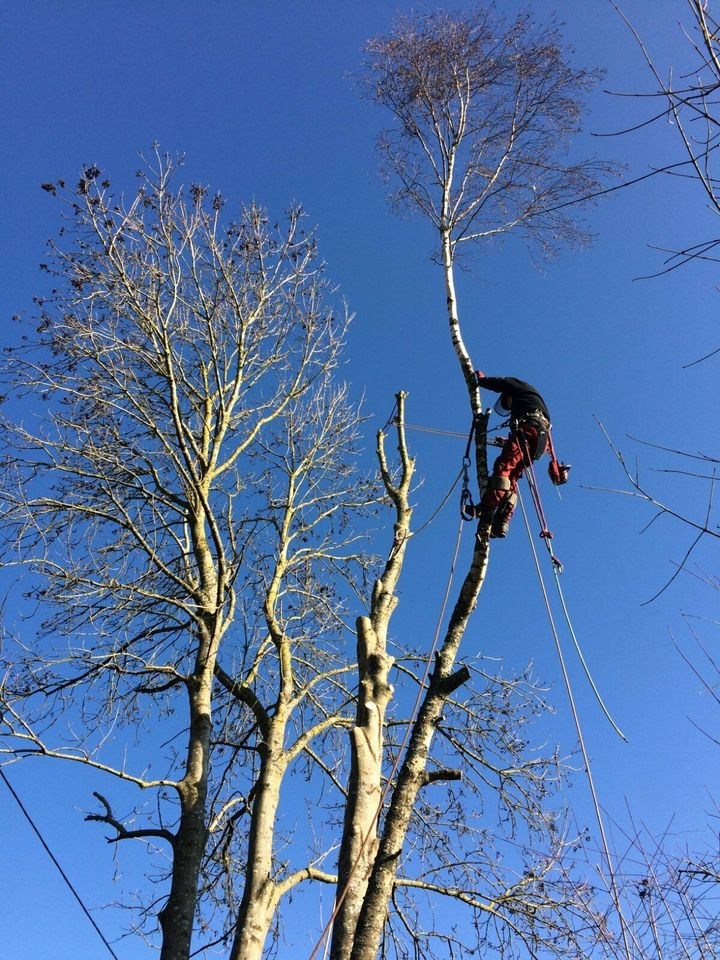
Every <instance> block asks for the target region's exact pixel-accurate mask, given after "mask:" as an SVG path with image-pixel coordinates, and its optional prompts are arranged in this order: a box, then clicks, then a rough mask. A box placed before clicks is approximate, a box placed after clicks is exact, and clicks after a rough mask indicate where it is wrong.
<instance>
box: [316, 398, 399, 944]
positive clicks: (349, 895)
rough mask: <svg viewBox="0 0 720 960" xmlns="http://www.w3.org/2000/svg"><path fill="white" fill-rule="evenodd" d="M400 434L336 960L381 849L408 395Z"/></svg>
mask: <svg viewBox="0 0 720 960" xmlns="http://www.w3.org/2000/svg"><path fill="white" fill-rule="evenodd" d="M396 401H397V407H398V417H397V435H398V450H399V453H400V461H401V468H402V472H401V475H400V482H399V483H398V484H397V485H395V484H393V483H392V481H391V477H390V473H389V471H388V469H387V464H386V461H385V453H384V447H383V436H382V434H378V448H377V452H378V459H379V461H380V468H381V472H382V475H383V481H384V483H385V487H386V489H387V491H388V494H389V496H390V497H391V498H392V500H393V503H394V506H395V515H396V519H395V526H394V530H393V532H394V537H393V545H392V548H391V550H390V554H389V557H388V560H387V562H386V564H385V569H384V571H383V575H382V577H381V578H380V579H379V580H378V581H377V582H376V583H375V586H374V588H373V593H372V598H371V603H370V616H369V617H360V618H358V621H357V654H358V675H359V681H360V685H359V692H358V702H357V715H356V721H355V726H354V728H353V729H352V731H351V734H350V736H351V769H350V778H349V782H348V798H347V803H346V806H345V820H344V825H343V837H342V841H341V845H340V856H339V862H338V884H337V890H338V894H337V897H338V900H339V901H340V902H339V905H338V908H337V911H338V912H337V916H336V917H335V922H334V925H333V936H332V946H331V951H330V958H331V960H348V958H349V956H350V951H351V950H352V944H353V938H354V935H355V926H356V924H357V918H358V916H359V914H360V909H361V907H362V903H363V899H364V897H365V893H366V890H367V882H368V877H369V875H370V870H371V868H372V864H373V863H374V861H375V857H376V854H377V848H378V838H377V823H378V818H379V814H380V807H381V797H382V761H383V745H384V723H385V711H386V709H387V705H388V703H389V701H390V699H391V697H392V692H393V691H392V687H391V685H390V684H389V683H388V674H389V671H390V669H391V667H392V665H393V663H394V662H395V661H394V658H393V657H391V656H388V653H387V631H388V626H389V623H390V619H391V617H392V614H393V611H394V610H395V607H396V606H397V597H396V595H395V592H394V591H395V587H396V585H397V582H398V579H399V577H400V573H401V571H402V565H403V560H404V556H405V547H406V543H407V537H408V533H409V528H410V519H411V516H412V510H411V508H410V505H409V502H408V495H409V491H410V482H411V480H412V475H413V467H414V461H413V460H412V459H411V458H410V457H409V456H408V453H407V448H406V446H405V434H404V410H405V395H404V394H402V393H401V394H398V395H397V397H396Z"/></svg>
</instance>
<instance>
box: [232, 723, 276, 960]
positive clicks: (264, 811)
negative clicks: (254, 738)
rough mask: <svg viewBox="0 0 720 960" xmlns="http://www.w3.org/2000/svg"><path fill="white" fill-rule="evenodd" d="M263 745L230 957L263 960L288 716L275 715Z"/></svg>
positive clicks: (271, 905) (271, 900) (273, 903)
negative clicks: (283, 747) (243, 883)
mask: <svg viewBox="0 0 720 960" xmlns="http://www.w3.org/2000/svg"><path fill="white" fill-rule="evenodd" d="M274 719H275V721H276V722H275V723H274V724H273V728H272V729H271V731H270V733H269V736H268V740H267V743H266V744H265V745H264V747H263V758H262V764H261V767H260V775H259V777H258V780H257V786H256V790H255V799H254V801H253V809H252V817H251V821H250V835H249V837H248V855H247V865H246V869H245V887H244V890H243V897H242V901H241V903H240V909H239V911H238V917H237V922H236V927H235V939H234V941H233V945H232V950H231V952H230V960H260V958H261V957H262V954H263V950H264V948H265V941H266V940H267V935H268V932H269V930H270V924H271V923H272V919H273V916H274V913H275V907H276V905H277V889H276V885H275V881H274V880H273V876H272V862H273V861H272V854H273V838H274V835H275V818H276V816H277V809H278V804H279V802H280V784H281V782H282V778H283V773H284V769H285V762H284V759H283V755H282V742H283V738H284V735H285V720H284V719H283V718H282V717H281V716H278V715H276V717H275V718H274Z"/></svg>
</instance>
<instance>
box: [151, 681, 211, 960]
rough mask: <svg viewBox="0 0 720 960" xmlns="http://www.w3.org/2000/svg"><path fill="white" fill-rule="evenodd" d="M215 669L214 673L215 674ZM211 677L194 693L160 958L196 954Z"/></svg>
mask: <svg viewBox="0 0 720 960" xmlns="http://www.w3.org/2000/svg"><path fill="white" fill-rule="evenodd" d="M211 677H212V672H211V673H210V678H211ZM211 685H212V679H208V678H207V676H206V675H205V676H203V678H202V679H201V680H200V681H199V682H198V681H197V680H196V681H194V686H195V689H194V690H192V691H191V695H190V716H191V719H190V736H189V742H188V762H187V767H186V774H185V777H184V778H183V780H182V781H181V782H180V784H179V787H178V792H179V794H180V805H181V813H180V826H179V828H178V831H177V833H176V834H175V840H174V843H173V866H172V881H171V886H170V895H169V896H168V899H167V902H166V904H165V906H164V907H163V909H162V910H161V911H160V917H159V919H160V926H161V928H162V934H163V936H162V947H161V950H160V960H187V958H188V957H189V956H190V943H191V940H192V932H193V921H194V919H195V904H196V901H197V888H198V876H199V873H200V864H201V863H202V858H203V854H204V852H205V843H206V840H207V826H206V823H205V806H206V801H207V777H208V757H209V750H210V733H211V729H212V721H211V715H210V689H211Z"/></svg>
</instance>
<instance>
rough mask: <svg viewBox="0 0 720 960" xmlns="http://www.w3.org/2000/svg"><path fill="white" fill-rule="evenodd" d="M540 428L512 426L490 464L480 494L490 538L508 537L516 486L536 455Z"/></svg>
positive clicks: (530, 423) (523, 422)
mask: <svg viewBox="0 0 720 960" xmlns="http://www.w3.org/2000/svg"><path fill="white" fill-rule="evenodd" d="M539 434H540V427H539V425H538V424H537V423H536V422H533V421H531V420H521V421H520V422H519V423H517V424H515V425H514V427H513V429H512V432H511V433H510V436H509V437H508V438H507V440H506V441H505V443H504V444H503V448H502V450H501V452H500V456H499V457H498V458H497V460H496V461H495V463H494V465H493V472H492V476H491V477H490V478H489V479H488V484H487V487H486V488H485V492H484V493H483V495H482V499H481V501H480V507H479V515H480V520H481V522H483V523H487V524H492V527H491V536H495V537H504V536H505V535H506V534H507V528H508V524H509V522H510V517H512V515H513V513H514V511H515V505H516V503H517V485H518V480H519V479H520V478H521V477H522V475H523V471H524V470H525V468H526V467H527V466H528V463H529V462H531V461H532V460H533V459H535V458H536V456H537V455H538V438H539Z"/></svg>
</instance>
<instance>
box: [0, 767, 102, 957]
mask: <svg viewBox="0 0 720 960" xmlns="http://www.w3.org/2000/svg"><path fill="white" fill-rule="evenodd" d="M0 777H2V779H3V782H4V783H5V786H6V787H7V788H8V790H9V791H10V793H11V794H12V795H13V798H14V799H15V802H16V803H17V805H18V806H19V807H20V809H21V810H22V813H23V816H24V817H25V819H26V820H27V822H28V823H29V824H30V826H31V827H32V829H33V831H34V833H35V835H36V836H37V838H38V840H39V841H40V843H41V844H42V845H43V847H44V848H45V852H46V853H47V855H48V856H49V857H50V859H51V860H52V862H53V863H54V864H55V867H56V868H57V871H58V873H59V874H60V876H61V877H62V878H63V880H64V881H65V883H66V884H67V887H68V889H69V890H70V892H71V893H72V895H73V896H74V897H75V899H76V900H77V902H78V903H79V904H80V907H81V909H82V911H83V913H84V914H85V916H86V917H87V918H88V920H89V921H90V923H91V924H92V925H93V927H95V931H96V933H97V935H98V936H99V937H100V939H101V940H102V942H103V943H104V944H105V946H106V947H107V948H108V952H109V953H110V955H111V956H112V957H114V960H119V958H118V955H117V954H116V953H115V951H114V950H113V948H112V947H111V946H110V944H109V943H108V941H107V940H106V939H105V935H104V934H103V932H102V930H101V929H100V927H99V926H98V925H97V924H96V923H95V921H94V920H93V918H92V916H91V915H90V911H89V910H88V908H87V907H86V906H85V904H84V903H83V901H82V899H81V897H80V894H79V893H78V892H77V890H76V889H75V887H74V886H73V885H72V883H71V882H70V879H69V877H68V875H67V874H66V873H65V871H64V870H63V868H62V867H61V866H60V864H59V862H58V860H57V857H56V856H55V854H54V853H53V852H52V850H51V849H50V847H49V846H48V845H47V843H46V842H45V838H44V837H43V835H42V834H41V833H40V830H39V829H38V827H37V826H36V825H35V822H34V821H33V818H32V817H31V816H30V814H29V813H28V811H27V809H26V808H25V805H24V804H23V802H22V800H21V799H20V797H19V796H18V795H17V793H16V792H15V790H14V788H13V786H12V784H11V783H10V781H9V780H8V778H7V777H6V776H5V772H4V771H3V770H2V768H0Z"/></svg>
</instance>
